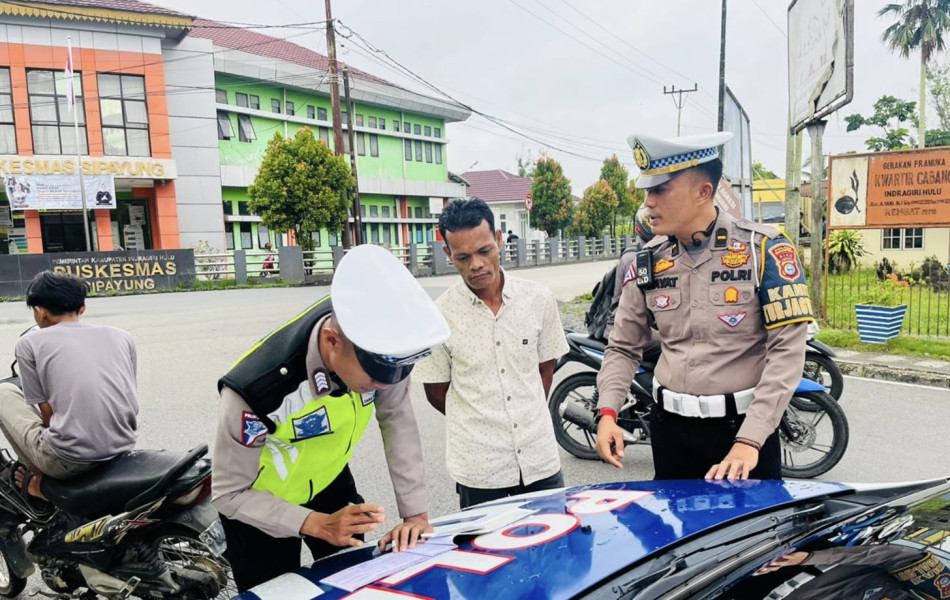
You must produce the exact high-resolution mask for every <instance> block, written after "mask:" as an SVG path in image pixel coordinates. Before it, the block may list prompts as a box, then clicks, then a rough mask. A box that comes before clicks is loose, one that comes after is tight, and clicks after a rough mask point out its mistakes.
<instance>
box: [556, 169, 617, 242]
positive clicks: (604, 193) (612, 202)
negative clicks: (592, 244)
mask: <svg viewBox="0 0 950 600" xmlns="http://www.w3.org/2000/svg"><path fill="white" fill-rule="evenodd" d="M618 204H619V202H618V199H617V194H616V193H615V192H614V190H613V188H612V187H611V186H610V184H609V183H608V182H607V181H604V180H603V179H601V180H599V181H597V182H595V183H594V184H592V185H591V186H590V187H588V188H587V189H586V190H584V198H583V199H581V201H580V203H579V204H578V205H577V208H575V209H574V221H573V223H571V226H570V227H569V228H568V232H569V234H570V235H571V236H572V237H573V236H578V235H583V236H587V237H592V236H597V235H602V234H603V233H604V229H606V228H607V226H608V225H610V224H611V219H613V217H614V215H616V214H617V205H618Z"/></svg>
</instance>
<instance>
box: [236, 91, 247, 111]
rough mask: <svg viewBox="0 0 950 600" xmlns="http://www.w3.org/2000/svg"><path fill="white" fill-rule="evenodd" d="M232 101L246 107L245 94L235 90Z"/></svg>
mask: <svg viewBox="0 0 950 600" xmlns="http://www.w3.org/2000/svg"><path fill="white" fill-rule="evenodd" d="M234 103H235V104H236V105H238V106H240V107H243V108H247V94H242V93H241V92H235V94H234Z"/></svg>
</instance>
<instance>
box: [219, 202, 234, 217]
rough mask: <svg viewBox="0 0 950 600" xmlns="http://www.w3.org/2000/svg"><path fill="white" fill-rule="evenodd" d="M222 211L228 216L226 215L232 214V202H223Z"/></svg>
mask: <svg viewBox="0 0 950 600" xmlns="http://www.w3.org/2000/svg"><path fill="white" fill-rule="evenodd" d="M221 210H223V211H224V214H226V215H229V214H231V210H232V209H231V201H230V200H224V201H222V202H221Z"/></svg>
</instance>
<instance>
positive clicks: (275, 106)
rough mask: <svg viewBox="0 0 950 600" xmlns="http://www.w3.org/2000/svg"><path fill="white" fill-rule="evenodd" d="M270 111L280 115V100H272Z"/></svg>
mask: <svg viewBox="0 0 950 600" xmlns="http://www.w3.org/2000/svg"><path fill="white" fill-rule="evenodd" d="M270 111H271V112H274V113H277V114H280V100H278V99H277V98H271V100H270Z"/></svg>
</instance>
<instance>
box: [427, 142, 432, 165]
mask: <svg viewBox="0 0 950 600" xmlns="http://www.w3.org/2000/svg"><path fill="white" fill-rule="evenodd" d="M426 162H427V163H431V162H432V142H426Z"/></svg>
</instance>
